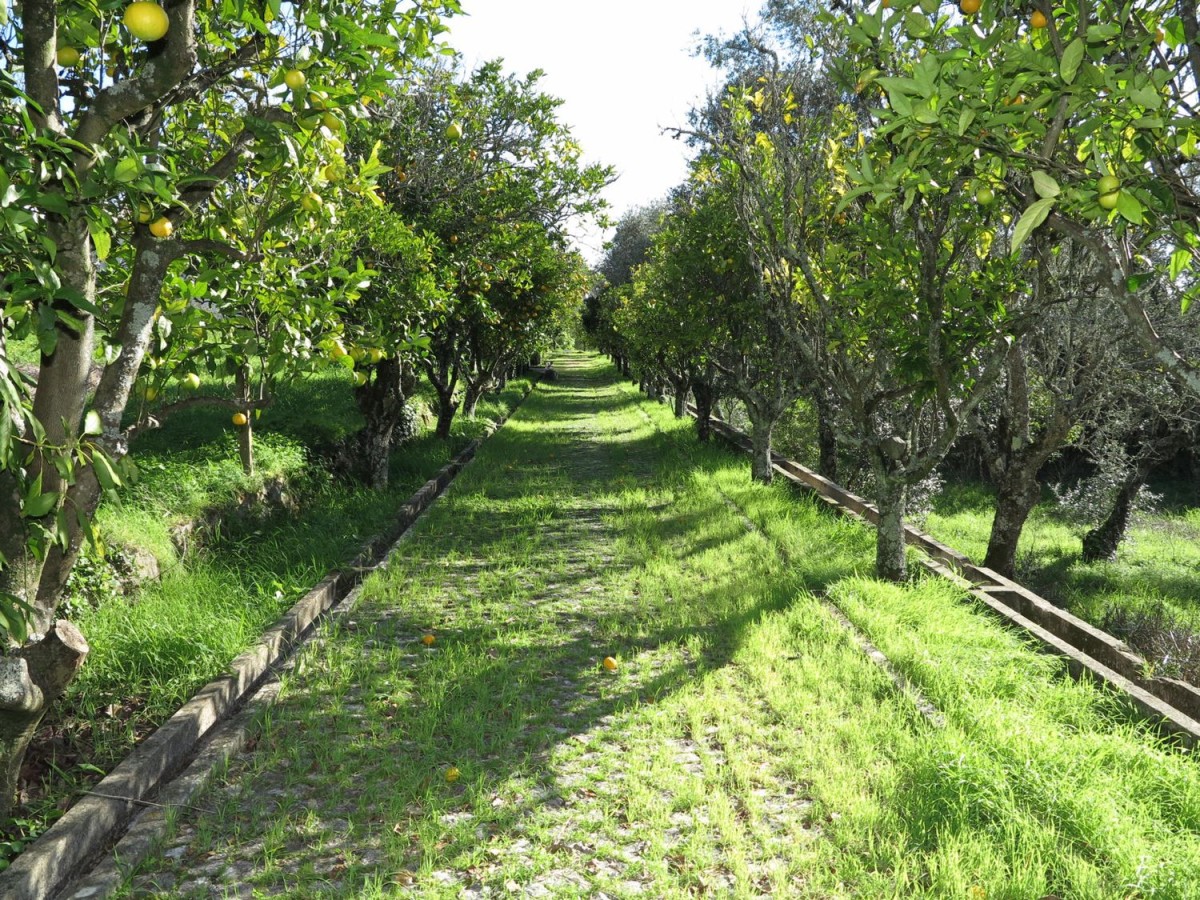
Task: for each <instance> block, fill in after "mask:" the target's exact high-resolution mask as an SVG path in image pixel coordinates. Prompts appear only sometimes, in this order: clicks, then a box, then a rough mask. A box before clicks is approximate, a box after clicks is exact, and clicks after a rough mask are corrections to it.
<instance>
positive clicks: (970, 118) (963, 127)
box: [958, 107, 975, 137]
mask: <svg viewBox="0 0 1200 900" xmlns="http://www.w3.org/2000/svg"><path fill="white" fill-rule="evenodd" d="M974 121H975V110H973V109H971V108H970V107H967V108H966V109H964V110H963V111H962V112H961V113H960V114H959V116H958V134H959V137H962V136H963V135H964V134H966V133H967V129H968V128H970V127H971V123H972V122H974Z"/></svg>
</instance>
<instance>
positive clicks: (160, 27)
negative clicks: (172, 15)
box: [123, 0, 171, 42]
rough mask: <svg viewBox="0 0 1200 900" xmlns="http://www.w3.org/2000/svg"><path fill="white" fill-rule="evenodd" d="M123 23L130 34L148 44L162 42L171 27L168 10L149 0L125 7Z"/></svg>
mask: <svg viewBox="0 0 1200 900" xmlns="http://www.w3.org/2000/svg"><path fill="white" fill-rule="evenodd" d="M123 21H124V22H125V27H126V28H128V29H129V33H130V34H132V35H133V36H134V37H135V38H137V39H138V40H142V41H147V42H149V41H157V40H160V39H161V38H162V36H163V35H164V34H166V33H167V29H168V28H170V27H171V20H170V19H169V18H167V13H166V10H164V9H163V8H162V7H161V6H159V5H158V4H157V3H151V2H149V0H138V2H136V3H130V4H129V5H128V6H127V7H125V16H124V19H123Z"/></svg>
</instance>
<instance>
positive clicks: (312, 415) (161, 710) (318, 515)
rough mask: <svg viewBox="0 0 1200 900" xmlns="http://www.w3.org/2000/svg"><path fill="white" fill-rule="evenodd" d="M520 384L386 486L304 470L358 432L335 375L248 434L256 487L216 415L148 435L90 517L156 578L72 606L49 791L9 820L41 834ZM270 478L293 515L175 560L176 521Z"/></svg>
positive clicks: (250, 522) (262, 519) (507, 404)
mask: <svg viewBox="0 0 1200 900" xmlns="http://www.w3.org/2000/svg"><path fill="white" fill-rule="evenodd" d="M528 386H529V382H528V381H527V380H524V379H520V380H516V381H513V382H511V383H510V385H509V387H508V389H507V390H506V391H505V392H503V393H502V394H501V395H499V396H497V397H489V398H487V399H485V400H484V401H483V402H481V403H480V406H479V410H478V418H477V419H476V420H475V421H468V420H465V419H460V420H458V421H456V423H455V428H454V433H453V435H452V438H451V440H450V441H448V442H443V441H440V440H437V439H436V438H435V437H433V436H432V434H431V433H425V434H422V435H420V436H418V437H417V438H415V439H413V440H412V441H410V442H408V443H407V444H405V445H404V446H403V448H402V449H400V450H399V451H397V452H396V453H395V454H394V456H393V460H392V467H391V473H390V476H391V484H390V487H389V489H388V490H386V491H373V490H369V489H367V488H364V487H360V486H356V485H353V484H350V483H348V482H345V481H341V480H337V479H334V478H332V477H330V476H329V475H328V474H327V473H326V472H325V471H324V470H323V469H321V468H320V467H319V466H316V465H314V464H313V463H312V462H310V452H311V449H312V445H313V444H314V443H317V444H319V443H320V442H322V441H324V440H327V439H332V438H335V437H337V436H338V435H340V434H344V433H348V432H349V431H350V430H352V429H353V428H354V427H356V426H357V421H356V419H355V417H354V416H353V415H347V414H346V413H345V410H347V409H349V410H354V409H355V407H354V405H353V400H352V397H351V388H350V383H349V380H348V378H347V377H346V376H345V375H344V373H338V372H330V373H327V374H324V375H318V376H316V377H314V378H311V379H306V380H302V381H297V382H296V383H294V384H293V385H292V386H290V387H289V388H287V389H285V390H284V391H282V392H281V395H280V398H279V401H278V402H277V403H276V404H275V405H274V406H272V407H271V408H270V409H269V410H268V411H267V413H266V414H265V415H264V416H263V417H262V419H261V421H260V422H258V423H257V426H258V427H257V429H256V433H255V450H256V454H257V459H258V463H259V469H258V471H256V473H255V474H254V475H253V476H245V475H243V474H242V471H241V466H240V462H239V460H238V456H237V447H236V442H235V438H234V435H233V429H232V428H231V427H230V426H229V424H228V416H227V415H226V414H225V413H223V412H216V411H214V410H211V409H205V408H196V409H193V410H188V411H187V412H185V413H181V414H180V415H178V416H176V417H173V418H171V419H170V420H169V421H168V422H167V423H166V424H165V425H164V427H163V428H162V429H160V430H158V431H154V432H149V433H147V434H146V435H145V437H144V438H142V439H141V440H139V441H138V443H137V444H136V445H135V446H134V448H133V454H132V455H133V458H134V460H135V461H136V463H137V466H138V469H139V472H140V477H139V479H138V481H137V483H136V484H135V485H134V486H132V487H131V488H130V489H129V490H127V491H125V492H123V493H122V494H121V496H120V497H119V498H118V500H117V501H116V502H113V503H107V504H105V505H104V506H103V507H102V508H101V509H100V511H99V513H98V516H97V520H98V524H99V527H100V530H101V533H102V534H103V536H104V539H105V541H106V543H107V544H108V545H109V546H110V547H118V546H124V547H137V548H142V549H144V550H147V551H149V552H151V553H153V554H154V556H155V557H156V558H157V559H158V561H159V564H160V566H161V567H162V578H161V580H159V581H157V582H149V583H147V584H146V585H145V586H144V587H143V589H142V590H141V591H140V592H139V593H138V594H137V595H136V596H135V597H133V598H123V597H120V596H115V597H109V598H107V599H105V600H104V601H103V602H101V603H100V604H99V605H98V606H95V607H90V606H87V605H86V604H84V603H82V602H77V603H76V609H75V610H74V614H73V619H74V621H75V622H76V624H78V625H79V627H80V629H81V630H82V631H83V633H84V634H85V636H86V637H87V638H88V641H89V643H90V644H91V653H90V655H89V657H88V660H87V663H86V665H85V666H84V667H83V669H82V670H81V672H80V675H79V677H78V678H77V679H76V680H75V682H74V683H73V684H72V685H71V688H70V690H69V692H68V694H67V696H66V698H65V699H64V701H63V703H62V704H61V705H60V706H59V708H58V709H57V710H56V711H55V713H54V714H53V715H52V718H51V719H50V720H48V723H47V724H48V725H49V729H48V730H47V731H46V732H44V733H43V738H46V737H48V736H49V734H50V733H52V734H53V735H54V741H53V743H51V744H49V745H48V749H47V752H48V753H50V754H52V755H51V756H49V757H47V758H46V760H45V762H46V764H47V765H48V766H49V772H48V778H49V783H48V784H47V785H46V786H45V792H44V794H43V795H42V796H41V797H40V798H39V799H38V801H37V802H36V803H34V804H33V805H32V806H30V807H28V808H27V809H26V811H25V812H24V813H22V815H21V816H20V818H21V820H22V822H23V825H22V827H21V829H19V830H20V831H22V832H23V833H24V834H25V835H29V834H32V833H37V832H38V831H40V830H41V829H42V828H43V827H44V825H45V822H46V821H47V820H48V819H50V818H52V817H53V816H55V815H56V812H55V807H56V806H57V805H58V804H59V803H61V802H62V801H63V799H64V797H65V796H69V795H70V794H71V793H73V792H74V791H75V790H76V789H79V788H82V787H86V786H87V784H89V783H90V782H93V781H95V776H96V775H97V774H99V771H101V770H107V769H108V768H110V767H111V766H112V765H114V764H115V763H116V762H119V761H120V760H121V759H122V758H123V757H124V756H125V755H126V754H127V753H128V751H129V750H130V748H131V747H132V746H133V744H134V743H135V742H136V741H137V740H138V739H140V738H141V737H143V736H145V735H146V734H147V733H149V732H150V731H151V730H153V728H155V727H156V726H157V725H158V724H159V723H161V722H162V721H163V720H165V719H166V718H167V717H168V716H170V715H171V714H172V713H173V712H174V711H175V710H176V709H177V708H178V707H179V706H180V705H181V703H183V702H184V701H185V700H186V699H187V698H188V697H190V696H191V695H192V694H193V693H194V692H195V691H196V689H197V688H199V687H200V686H201V685H203V684H205V683H206V682H208V681H210V680H211V679H213V678H215V677H216V676H218V675H219V674H220V673H222V672H223V671H225V670H226V668H227V667H228V665H229V663H230V661H231V660H232V659H233V658H234V657H235V656H236V655H237V654H239V653H240V652H242V651H243V650H244V649H246V648H247V647H248V646H250V645H251V644H253V643H254V642H255V641H256V640H257V639H258V637H259V635H260V634H261V633H262V631H263V630H264V629H265V628H266V627H267V626H268V625H270V624H271V623H272V622H274V621H275V620H276V619H277V618H278V617H279V616H280V615H281V614H282V612H283V611H284V610H286V609H287V608H288V607H290V606H291V605H292V604H293V603H295V601H296V600H297V599H299V597H300V596H301V595H302V594H303V593H305V592H306V591H307V590H308V589H309V588H311V587H312V586H313V585H314V584H315V583H316V582H317V581H319V580H320V579H321V578H323V577H324V576H325V574H326V573H327V572H329V571H330V570H331V569H334V568H336V567H338V566H340V565H344V564H346V563H348V562H349V561H350V560H351V559H352V558H353V557H354V556H355V555H356V554H357V553H358V551H359V550H360V549H361V546H362V544H363V543H364V542H365V541H366V539H367V538H369V537H371V536H373V535H375V534H378V533H380V532H381V531H383V530H384V529H385V528H386V526H387V525H388V523H390V522H391V521H392V519H393V518H394V516H395V513H396V509H397V508H398V506H399V505H400V504H401V503H403V502H404V501H405V500H407V499H408V497H409V496H410V495H411V494H412V493H413V491H415V490H416V488H418V487H419V486H420V485H421V484H423V483H424V482H425V481H426V480H427V479H428V478H430V477H431V476H432V475H433V474H434V473H435V472H436V471H437V470H438V469H439V468H440V467H441V466H443V465H444V464H445V463H446V462H448V461H449V459H450V458H451V457H452V456H453V455H454V454H456V453H457V452H458V451H459V450H460V449H461V448H462V447H463V446H465V445H466V443H467V442H468V441H469V440H471V439H472V438H474V437H476V436H478V435H480V434H481V433H482V432H483V430H484V429H485V427H486V425H487V423H488V421H489V420H490V419H492V418H495V417H497V416H498V415H500V414H502V413H505V414H506V413H507V412H508V411H509V410H510V409H511V408H512V407H513V406H514V405H515V404H516V402H517V401H518V400H519V398H520V397H521V395H522V394H523V393H524V392H525V390H527V388H528ZM302 436H305V437H306V439H307V441H308V444H305V443H304V442H302V439H301V438H302ZM272 478H279V479H283V480H284V481H285V482H286V483H287V484H288V490H289V492H290V493H292V494H293V495H295V496H298V497H299V498H300V500H301V503H300V508H299V511H298V512H286V513H275V514H265V515H248V516H245V517H242V518H236V517H235V518H232V519H229V520H228V521H227V522H226V524H225V525H224V526H223V528H222V529H221V530H220V531H219V533H216V534H214V535H211V536H210V537H208V538H206V539H205V540H204V542H203V543H202V546H201V547H200V548H199V549H193V550H192V551H191V552H189V553H187V554H186V555H183V556H181V555H180V554H179V553H178V551H177V550H176V547H175V545H174V543H173V542H172V539H171V528H172V526H174V525H177V524H179V523H181V522H186V521H189V520H191V519H194V518H196V517H197V516H199V515H201V514H203V513H205V512H206V511H209V510H212V509H221V508H223V507H227V506H228V505H229V504H231V503H233V502H234V501H235V500H236V499H237V498H238V497H239V496H240V495H242V494H244V493H253V492H254V491H255V490H257V489H259V488H260V487H261V486H262V485H263V483H264V482H266V481H267V480H269V479H272Z"/></svg>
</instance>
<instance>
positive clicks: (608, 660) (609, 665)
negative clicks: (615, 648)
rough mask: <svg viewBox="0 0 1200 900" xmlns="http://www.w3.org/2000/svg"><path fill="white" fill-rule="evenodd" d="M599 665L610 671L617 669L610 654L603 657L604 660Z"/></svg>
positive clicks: (615, 662)
mask: <svg viewBox="0 0 1200 900" xmlns="http://www.w3.org/2000/svg"><path fill="white" fill-rule="evenodd" d="M601 665H602V666H604V668H606V669H607V670H608V671H610V672H615V671H617V661H616V660H615V659H613V658H612V657H611V656H606V657H604V662H602V663H601Z"/></svg>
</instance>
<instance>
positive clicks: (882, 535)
mask: <svg viewBox="0 0 1200 900" xmlns="http://www.w3.org/2000/svg"><path fill="white" fill-rule="evenodd" d="M875 481H876V485H877V491H876V494H875V505H876V506H877V507H878V509H879V527H878V528H877V529H876V531H875V574H876V575H878V576H879V577H880V578H885V579H887V580H888V581H903V580H904V579H905V577H906V576H907V575H908V563H907V559H906V557H905V552H904V516H905V513H906V512H907V507H908V485H907V484H905V482H904V479H903V478H901V477H900V476H899V475H896V474H893V473H891V472H889V471H887V470H886V469H885V468H883V467H880V466H876V467H875Z"/></svg>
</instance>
